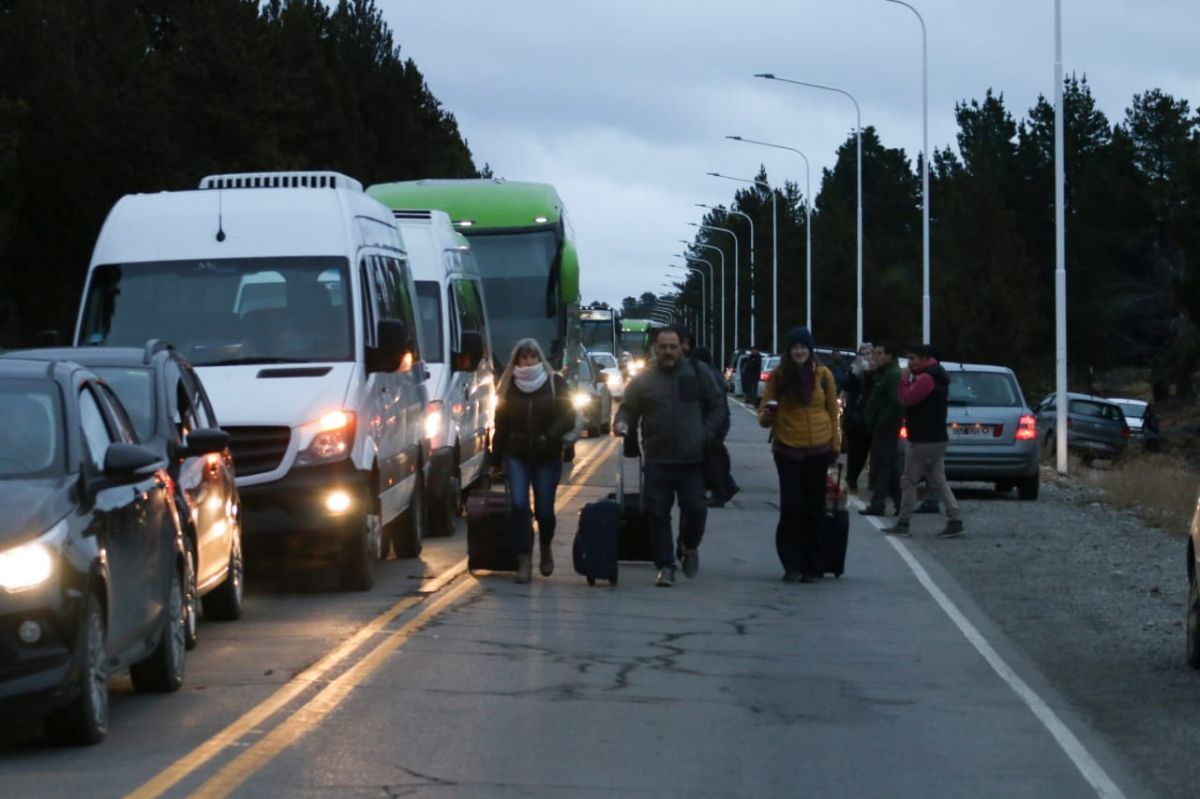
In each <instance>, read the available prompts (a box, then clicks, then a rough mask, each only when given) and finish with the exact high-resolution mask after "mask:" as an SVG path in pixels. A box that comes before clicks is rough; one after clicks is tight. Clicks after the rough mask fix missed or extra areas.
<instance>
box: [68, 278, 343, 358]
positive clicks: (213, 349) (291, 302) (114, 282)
mask: <svg viewBox="0 0 1200 799" xmlns="http://www.w3.org/2000/svg"><path fill="white" fill-rule="evenodd" d="M347 268H348V265H347V262H346V259H345V258H339V257H333V256H330V257H312V258H308V257H289V258H230V259H215V260H198V261H197V260H188V261H160V262H152V263H138V264H110V265H106V266H99V267H97V268H96V269H95V270H94V271H93V272H92V276H91V280H90V281H89V284H88V294H87V298H86V300H85V306H84V314H83V321H82V324H81V326H80V330H79V337H78V340H77V342H76V343H77V344H80V345H84V346H110V347H141V346H143V345H145V343H146V341H147V340H148V339H151V338H162V339H166V340H168V341H170V342H171V343H172V344H174V345H175V348H176V349H177V350H179V352H181V353H182V354H184V356H185V357H187V358H188V359H189V360H190V361H191V362H192V363H193V364H195V365H196V366H216V365H222V364H237V363H304V362H312V361H350V360H353V359H354V343H353V342H354V339H353V336H352V334H351V331H352V325H353V322H352V319H353V314H352V313H351V308H350V291H349V280H348V277H347Z"/></svg>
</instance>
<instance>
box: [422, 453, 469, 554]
mask: <svg viewBox="0 0 1200 799" xmlns="http://www.w3.org/2000/svg"><path fill="white" fill-rule="evenodd" d="M460 507H462V485H461V483H460V481H459V477H458V464H454V465H453V466H452V467H451V473H450V476H449V477H447V478H446V486H445V488H443V489H442V495H441V496H440V497H438V499H437V501H436V502H434V503H433V506H432V507H431V508H430V509H429V535H431V536H438V537H445V536H448V535H454V524H455V522H456V521H457V519H458V509H459V508H460Z"/></svg>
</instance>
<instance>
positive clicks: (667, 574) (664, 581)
mask: <svg viewBox="0 0 1200 799" xmlns="http://www.w3.org/2000/svg"><path fill="white" fill-rule="evenodd" d="M654 584H655V585H657V586H658V587H659V588H670V587H671V586H673V585H675V567H674V566H666V567H664V568H661V569H659V570H658V576H657V577H655V579H654Z"/></svg>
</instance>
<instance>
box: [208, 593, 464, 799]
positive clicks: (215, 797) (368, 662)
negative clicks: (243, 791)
mask: <svg viewBox="0 0 1200 799" xmlns="http://www.w3.org/2000/svg"><path fill="white" fill-rule="evenodd" d="M477 586H478V583H476V582H463V583H459V584H458V585H456V586H455V587H454V588H452V589H450V590H449V591H448V592H446V593H445V594H443V595H441V596H439V597H437V598H435V599H432V600H430V604H429V606H428V607H426V608H425V609H423V610H422V611H421V612H420V613H419V614H417V616H416V617H414V618H413V619H412V620H411V621H409V622H407V623H406V624H405V625H404V626H403V627H401V628H400V629H399V630H396V632H394V633H392V634H391V635H389V636H388V637H387V638H386V639H385V640H384V641H383V643H381V644H380V645H379V646H377V647H375V648H374V649H372V650H371V651H370V652H369V653H367V655H366V656H365V657H363V659H362V660H360V661H358V662H357V663H355V664H354V665H353V666H351V667H350V668H349V669H347V670H346V671H345V672H344V673H343V674H342V675H341V676H339V677H338V678H337V679H335V680H334V681H333V682H331V683H330V684H329V685H328V686H326V687H325V688H324V689H322V690H321V692H320V693H319V694H317V695H316V696H315V697H313V698H312V699H311V700H310V701H309V702H307V703H306V704H305V705H304V706H303V707H302V708H300V709H299V710H297V711H296V712H295V713H293V714H292V715H291V716H289V717H288V718H287V720H286V721H284V722H282V723H281V724H280V725H279V726H277V727H276V728H275V729H273V730H271V732H270V733H269V734H268V735H267V736H266V737H265V738H262V739H261V740H259V741H258V742H257V743H255V744H254V745H253V746H251V747H250V748H249V749H247V750H246V751H244V752H243V753H242V754H240V755H238V756H237V757H236V758H234V759H233V760H232V761H231V762H230V763H229V764H228V765H226V766H225V767H224V768H222V769H221V770H220V771H219V772H217V773H216V774H215V775H214V776H213V777H212V778H211V779H209V780H208V781H207V782H205V783H204V784H203V785H201V786H200V787H199V788H198V789H197V790H196V792H195V793H193V794H192V795H191V796H192V797H193V799H219V798H220V797H225V796H228V795H229V794H230V793H232V792H233V791H235V790H237V788H238V787H239V786H240V785H241V784H242V783H244V782H245V781H246V780H247V779H249V778H250V776H251V775H253V774H254V772H256V771H258V770H260V769H261V768H262V767H263V766H265V765H266V764H267V763H269V762H270V761H271V760H272V759H274V758H275V756H276V755H278V754H279V753H280V752H282V751H283V750H284V749H287V748H288V747H289V746H291V745H292V744H294V743H295V742H296V741H298V740H300V739H301V738H302V737H304V736H305V735H306V734H308V733H309V732H311V731H312V730H314V729H315V728H316V727H317V725H319V724H320V723H321V721H322V720H324V718H325V717H326V716H328V715H329V714H330V713H332V712H333V711H334V710H335V709H336V708H337V706H338V705H340V704H341V703H342V700H344V699H345V698H346V697H347V696H349V694H350V692H351V691H352V690H353V689H354V688H356V687H357V686H359V685H360V684H362V682H363V680H365V679H366V678H367V677H368V676H370V674H371V673H372V672H373V671H375V669H377V668H379V667H380V666H381V665H383V662H384V660H385V659H386V658H387V657H388V656H389V655H391V654H392V653H393V652H395V651H396V650H397V649H398V648H399V647H400V646H401V645H402V644H403V643H404V642H406V641H407V640H408V639H409V638H411V637H412V636H413V634H414V633H415V632H417V630H419V629H420V628H421V627H423V626H425V625H426V624H427V623H428V622H429V621H430V620H431V619H432V618H433V617H434V616H436V615H437V614H438V613H441V612H442V611H443V610H444V609H445V608H446V607H447V606H448V605H450V604H451V603H453V602H455V601H456V600H458V599H459V598H461V597H463V596H465V595H466V594H467V593H469V592H470V591H473V590H474V589H475V588H476V587H477Z"/></svg>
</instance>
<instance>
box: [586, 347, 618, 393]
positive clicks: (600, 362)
mask: <svg viewBox="0 0 1200 799" xmlns="http://www.w3.org/2000/svg"><path fill="white" fill-rule="evenodd" d="M588 357H590V358H591V359H592V364H593V365H594V366H595V367H596V368H598V369H599V370H600V376H601V377H603V378H604V385H606V386H608V393H609V394H611V395H612V397H613V399H621V397H623V396H625V376H624V375H622V374H621V367H620V365H619V364H618V363H617V358H616V356H615V355H613V354H612V353H611V352H590V353H588Z"/></svg>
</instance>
